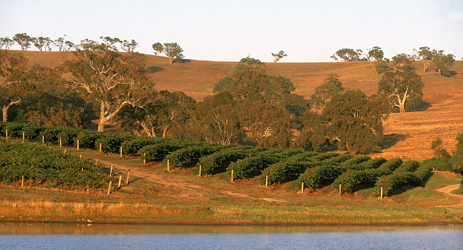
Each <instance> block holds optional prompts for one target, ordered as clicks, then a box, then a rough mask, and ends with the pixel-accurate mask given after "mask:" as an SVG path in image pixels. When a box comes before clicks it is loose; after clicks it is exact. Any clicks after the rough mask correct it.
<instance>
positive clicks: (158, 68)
mask: <svg viewBox="0 0 463 250" xmlns="http://www.w3.org/2000/svg"><path fill="white" fill-rule="evenodd" d="M149 69H150V72H151V73H156V72H159V71H163V70H164V68H161V67H156V66H151V67H149Z"/></svg>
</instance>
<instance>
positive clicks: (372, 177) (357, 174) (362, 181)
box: [332, 159, 402, 193]
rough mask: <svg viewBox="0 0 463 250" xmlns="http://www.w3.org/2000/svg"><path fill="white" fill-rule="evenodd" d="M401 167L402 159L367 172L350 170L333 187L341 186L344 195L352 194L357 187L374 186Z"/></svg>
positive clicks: (391, 161)
mask: <svg viewBox="0 0 463 250" xmlns="http://www.w3.org/2000/svg"><path fill="white" fill-rule="evenodd" d="M400 165H402V160H401V159H393V160H390V161H388V162H387V163H383V164H382V165H381V166H380V167H378V168H372V169H366V170H353V169H349V170H347V171H346V172H344V173H343V174H342V175H340V176H339V177H338V178H337V179H336V180H335V181H334V182H333V184H332V187H333V188H337V187H339V185H341V187H342V188H341V192H342V193H344V192H349V193H350V192H352V191H353V189H354V188H355V187H358V186H360V185H374V184H375V183H376V182H377V180H378V178H379V177H381V176H384V175H390V174H392V173H393V171H394V170H396V169H397V168H399V166H400Z"/></svg>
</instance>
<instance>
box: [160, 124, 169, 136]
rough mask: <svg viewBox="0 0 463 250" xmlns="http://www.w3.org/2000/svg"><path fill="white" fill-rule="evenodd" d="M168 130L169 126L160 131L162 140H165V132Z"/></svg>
mask: <svg viewBox="0 0 463 250" xmlns="http://www.w3.org/2000/svg"><path fill="white" fill-rule="evenodd" d="M168 129H169V126H165V127H164V129H163V131H162V138H166V136H167V130H168Z"/></svg>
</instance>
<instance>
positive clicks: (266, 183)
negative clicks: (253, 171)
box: [265, 175, 268, 187]
mask: <svg viewBox="0 0 463 250" xmlns="http://www.w3.org/2000/svg"><path fill="white" fill-rule="evenodd" d="M265 186H266V187H268V175H266V176H265Z"/></svg>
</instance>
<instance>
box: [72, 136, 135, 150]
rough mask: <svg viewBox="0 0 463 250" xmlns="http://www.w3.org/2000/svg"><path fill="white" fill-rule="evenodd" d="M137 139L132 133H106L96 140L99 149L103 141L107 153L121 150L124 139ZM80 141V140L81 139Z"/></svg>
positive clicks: (103, 148)
mask: <svg viewBox="0 0 463 250" xmlns="http://www.w3.org/2000/svg"><path fill="white" fill-rule="evenodd" d="M133 139H135V137H134V136H132V135H123V134H118V133H105V134H103V136H102V137H100V138H98V139H97V140H96V141H95V147H96V148H97V149H99V147H100V143H101V150H102V151H103V152H105V153H118V152H120V148H121V145H122V143H123V142H124V141H130V140H133ZM79 143H80V141H79Z"/></svg>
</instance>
